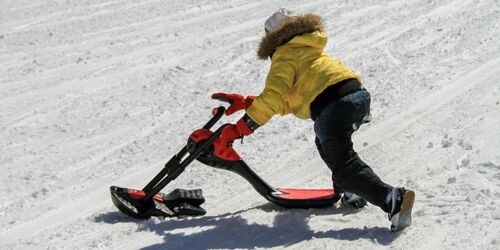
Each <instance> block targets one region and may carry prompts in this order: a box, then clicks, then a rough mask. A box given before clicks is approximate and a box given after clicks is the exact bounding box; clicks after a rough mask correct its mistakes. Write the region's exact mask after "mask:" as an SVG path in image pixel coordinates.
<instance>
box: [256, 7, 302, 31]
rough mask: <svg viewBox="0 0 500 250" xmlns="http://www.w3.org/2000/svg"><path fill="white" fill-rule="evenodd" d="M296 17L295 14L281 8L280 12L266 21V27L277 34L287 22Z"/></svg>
mask: <svg viewBox="0 0 500 250" xmlns="http://www.w3.org/2000/svg"><path fill="white" fill-rule="evenodd" d="M294 16H297V14H296V13H295V12H293V11H291V10H287V9H284V8H281V9H279V10H278V11H276V12H274V14H272V15H271V16H270V17H269V18H268V19H267V20H266V22H265V23H264V26H265V27H266V30H267V31H269V32H275V31H277V30H279V29H281V28H282V27H283V25H285V23H286V21H287V20H288V19H290V18H292V17H294Z"/></svg>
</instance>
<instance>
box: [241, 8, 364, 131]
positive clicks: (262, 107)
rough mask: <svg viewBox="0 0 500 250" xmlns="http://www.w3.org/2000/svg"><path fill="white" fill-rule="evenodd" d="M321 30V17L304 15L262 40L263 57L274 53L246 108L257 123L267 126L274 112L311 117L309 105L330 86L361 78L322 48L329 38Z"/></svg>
mask: <svg viewBox="0 0 500 250" xmlns="http://www.w3.org/2000/svg"><path fill="white" fill-rule="evenodd" d="M322 30H323V27H322V24H321V19H320V18H319V17H318V16H314V15H305V16H300V17H296V18H294V19H292V20H291V21H289V22H288V23H287V24H286V25H285V26H284V27H283V28H282V29H280V30H278V31H276V32H272V33H269V34H267V35H266V36H265V37H264V38H263V39H262V41H261V43H260V46H259V50H258V52H257V53H258V55H259V57H260V58H261V59H265V58H267V57H269V56H272V59H271V68H270V70H269V73H268V75H267V79H266V84H265V87H264V90H263V91H262V93H261V94H260V95H258V96H257V97H256V98H255V99H254V101H253V103H252V105H251V106H250V107H249V108H248V109H247V111H246V113H247V115H248V116H249V117H250V118H252V120H254V121H255V122H256V123H257V124H259V125H264V124H265V123H266V122H267V121H269V119H271V117H272V116H273V115H275V114H280V115H282V116H283V115H287V114H294V115H295V116H297V117H298V118H301V119H308V118H310V117H311V114H310V110H309V105H310V104H311V102H312V101H314V99H315V98H316V97H317V96H318V95H319V94H320V93H321V92H323V90H325V89H326V88H327V87H328V86H330V85H333V84H336V83H338V82H341V81H343V80H346V79H349V78H356V79H358V80H360V78H359V76H358V75H356V74H355V73H353V72H352V71H351V70H349V69H348V68H347V67H346V66H344V65H343V64H342V63H341V62H340V61H337V60H334V59H332V58H331V57H330V56H328V55H327V54H326V53H325V52H324V51H323V49H324V48H325V46H326V43H327V41H328V37H327V35H326V34H325V33H324V32H323V31H322ZM308 31H309V32H308ZM296 34H301V35H296ZM290 37H292V38H291V40H289V38H290ZM287 40H289V41H288V42H286V41H287Z"/></svg>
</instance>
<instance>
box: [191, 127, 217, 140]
mask: <svg viewBox="0 0 500 250" xmlns="http://www.w3.org/2000/svg"><path fill="white" fill-rule="evenodd" d="M212 134H213V132H212V131H210V130H208V129H205V128H202V129H197V130H195V131H194V132H193V133H191V135H190V136H189V138H190V139H191V140H193V141H194V142H200V141H202V140H206V139H208V137H210V136H211V135H212Z"/></svg>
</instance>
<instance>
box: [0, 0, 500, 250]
mask: <svg viewBox="0 0 500 250" xmlns="http://www.w3.org/2000/svg"><path fill="white" fill-rule="evenodd" d="M281 6H287V7H289V8H292V9H297V10H303V11H312V12H314V13H317V14H319V15H321V16H323V17H324V21H325V24H326V29H327V33H328V34H329V35H330V41H329V43H328V47H327V51H328V52H329V53H330V54H332V55H333V56H334V57H336V58H339V59H341V60H343V61H344V63H346V64H347V65H349V66H350V67H351V68H353V69H354V70H355V71H356V72H358V73H359V74H360V75H361V76H362V78H363V82H364V83H365V86H366V87H367V88H368V89H369V90H370V92H371V94H372V99H373V103H372V114H373V117H374V120H373V122H372V123H370V124H367V125H366V126H363V127H362V128H361V129H360V131H359V132H357V133H356V134H355V137H354V140H355V146H356V149H357V151H358V152H359V154H360V155H361V157H362V159H364V160H365V161H366V162H367V163H369V165H371V166H372V167H373V168H374V169H375V171H376V172H377V173H378V174H379V175H380V176H381V177H382V179H383V180H385V181H387V182H388V183H390V184H394V185H403V186H406V187H409V188H411V189H414V190H415V191H416V192H417V201H416V204H415V208H414V224H413V225H412V226H411V227H410V228H408V229H407V230H405V231H404V232H402V233H400V234H393V233H391V232H389V230H388V229H387V227H388V224H389V223H388V221H387V218H386V215H385V214H384V213H383V212H382V211H381V210H380V209H379V208H376V207H374V206H368V207H367V208H366V209H363V210H361V211H352V210H350V209H348V208H345V207H342V206H337V207H336V208H333V209H323V210H322V209H310V210H287V209H282V208H279V207H276V206H274V205H272V204H269V203H267V202H266V201H265V200H264V199H263V198H261V197H260V196H259V195H258V194H257V193H256V192H255V191H254V190H253V189H251V186H250V185H249V184H247V183H245V182H242V180H241V178H240V177H237V176H235V175H234V174H232V173H229V172H225V171H221V170H214V169H211V168H209V167H205V166H202V165H201V164H199V163H193V164H192V165H191V166H190V167H189V168H188V169H187V170H186V172H185V173H184V174H183V175H181V176H180V177H179V178H178V179H177V180H175V181H174V182H173V183H172V184H170V186H169V187H168V188H166V189H168V190H169V189H170V188H173V187H181V188H202V189H203V190H204V194H205V197H206V199H207V202H206V204H204V205H203V206H204V207H205V208H206V209H207V211H208V214H207V215H206V216H204V217H198V218H181V219H170V220H160V219H157V218H153V219H150V220H146V221H137V220H132V219H129V218H127V217H126V216H124V215H122V214H120V213H119V212H117V210H116V209H115V208H114V207H113V205H112V203H111V200H110V197H109V193H108V187H109V186H110V185H119V186H130V187H137V188H140V187H142V186H143V185H144V184H145V183H146V182H147V181H148V180H149V179H150V178H151V177H152V176H153V175H154V174H155V173H156V172H157V171H159V169H160V168H161V167H162V165H163V163H164V162H166V161H167V160H168V158H169V157H170V156H171V155H172V154H174V153H175V152H177V150H178V149H180V148H181V147H182V144H183V143H184V142H185V140H186V138H187V136H188V135H189V133H190V132H191V131H192V130H194V129H196V128H197V127H198V126H200V125H201V124H203V123H204V122H205V120H206V119H208V117H209V112H210V110H211V108H212V107H214V106H215V105H218V103H217V102H215V101H211V100H209V95H210V93H212V92H216V91H227V92H238V93H243V94H245V95H251V94H258V92H259V90H260V89H261V88H262V87H263V82H264V80H265V75H266V73H267V69H268V65H269V62H262V61H258V60H257V59H256V56H255V52H254V51H255V48H256V46H257V45H258V42H259V40H260V37H261V36H262V23H263V22H264V20H265V18H266V17H267V16H268V15H269V14H271V13H272V12H273V11H275V10H276V9H277V8H278V7H281ZM498 20H500V2H499V1H497V0H468V1H458V0H455V1H442V2H441V1H436V2H433V1H428V2H422V1H416V0H413V1H382V0H370V1H363V2H349V1H346V2H338V3H335V4H332V3H331V1H314V2H307V1H303V2H296V1H294V2H292V1H273V2H272V3H268V2H265V1H246V0H240V1H231V0H218V1H191V0H189V1H105V2H103V1H95V0H86V1H65V2H62V1H39V2H36V3H33V2H30V1H25V0H22V1H13V0H8V1H3V2H2V8H1V10H0V107H1V108H0V135H1V136H0V145H1V149H0V150H1V151H0V168H1V169H2V175H1V176H0V182H1V183H2V185H1V189H0V191H1V192H2V194H3V196H2V197H0V201H1V202H0V248H1V249H11V248H12V249H14V248H15V249H18V248H26V249H33V248H35V249H38V248H106V249H116V248H126V249H137V248H148V249H156V248H158V249H206V248H228V249H234V248H264V249H267V248H290V249H331V248H335V249H337V248H338V249H379V248H384V249H385V248H393V249H457V248H460V249H498V247H499V244H500V243H499V242H498V239H497V238H498V235H500V229H499V228H500V210H499V209H498V207H499V205H500V204H499V201H498V200H499V198H500V175H499V173H500V154H499V153H498V152H499V149H500V130H499V129H498V128H499V127H500V104H499V103H500V99H499V96H500V82H499V79H500V59H499V58H500V42H499V41H500V25H498ZM237 118H238V115H236V116H235V117H231V118H227V119H225V122H227V121H234V119H237ZM235 147H237V150H238V151H239V152H240V154H241V155H242V157H243V158H244V159H245V160H246V161H247V162H248V163H249V165H250V166H252V168H254V170H255V171H256V172H258V173H259V174H260V175H262V177H263V178H264V179H265V180H267V181H268V182H269V183H271V184H273V185H275V186H288V187H317V188H325V187H329V186H330V185H331V182H330V180H329V175H330V173H329V170H328V169H327V167H326V166H325V165H324V163H322V161H321V160H320V158H319V155H318V154H317V152H316V149H315V147H314V138H313V131H312V123H311V122H310V121H301V120H298V119H295V118H293V117H284V118H275V119H272V120H271V121H270V122H269V124H267V125H266V126H264V127H262V128H260V129H259V130H258V131H257V132H256V133H255V134H254V135H252V136H250V137H248V138H247V139H245V143H244V144H241V145H240V144H238V145H236V146H235ZM168 190H165V191H168Z"/></svg>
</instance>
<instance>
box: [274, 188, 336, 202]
mask: <svg viewBox="0 0 500 250" xmlns="http://www.w3.org/2000/svg"><path fill="white" fill-rule="evenodd" d="M278 190H279V191H280V192H283V193H284V194H278V195H276V196H278V197H280V198H283V199H293V200H321V199H331V198H333V197H334V196H335V191H334V190H333V189H294V188H278Z"/></svg>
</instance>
